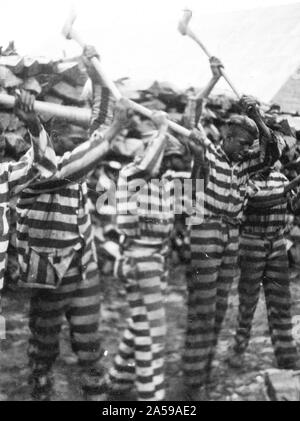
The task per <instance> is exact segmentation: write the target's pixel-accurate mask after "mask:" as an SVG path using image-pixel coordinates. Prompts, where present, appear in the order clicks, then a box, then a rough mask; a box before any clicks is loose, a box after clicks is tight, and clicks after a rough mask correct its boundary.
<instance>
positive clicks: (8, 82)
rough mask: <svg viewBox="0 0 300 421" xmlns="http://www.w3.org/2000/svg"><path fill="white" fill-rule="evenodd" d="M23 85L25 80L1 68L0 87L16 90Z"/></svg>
mask: <svg viewBox="0 0 300 421" xmlns="http://www.w3.org/2000/svg"><path fill="white" fill-rule="evenodd" d="M22 83H23V80H22V79H20V78H18V77H17V76H15V75H14V74H13V72H12V71H11V70H9V69H8V68H6V67H3V66H0V86H2V87H3V88H16V87H18V86H20V85H21V84H22Z"/></svg>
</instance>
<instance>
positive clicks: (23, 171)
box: [0, 130, 56, 311]
mask: <svg viewBox="0 0 300 421" xmlns="http://www.w3.org/2000/svg"><path fill="white" fill-rule="evenodd" d="M29 134H30V133H29ZM31 142H32V147H31V149H29V151H28V152H27V153H26V154H25V155H24V156H23V157H22V158H21V159H20V160H19V161H18V162H3V163H1V169H0V203H1V205H0V292H1V290H2V288H3V279H4V271H5V262H6V251H7V247H8V241H9V225H8V216H9V200H10V198H11V197H12V196H14V195H16V194H18V193H20V192H21V191H22V190H23V189H25V188H26V187H27V186H28V184H29V183H30V182H32V181H33V180H34V179H36V178H37V177H42V178H47V177H49V176H51V175H52V174H53V173H54V172H55V171H56V157H55V153H54V150H53V148H52V145H51V142H50V141H49V139H48V137H47V135H46V132H45V131H44V130H42V131H41V132H40V135H39V137H34V136H32V135H31ZM0 299H1V295H0ZM0 311H1V302H0Z"/></svg>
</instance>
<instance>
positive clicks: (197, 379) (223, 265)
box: [183, 133, 281, 388]
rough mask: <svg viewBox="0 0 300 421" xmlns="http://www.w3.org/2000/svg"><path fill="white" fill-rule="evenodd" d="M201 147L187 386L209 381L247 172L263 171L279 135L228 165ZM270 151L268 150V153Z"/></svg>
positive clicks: (217, 152) (233, 271)
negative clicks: (204, 168)
mask: <svg viewBox="0 0 300 421" xmlns="http://www.w3.org/2000/svg"><path fill="white" fill-rule="evenodd" d="M193 136H195V137H196V138H195V141H196V142H197V141H198V144H199V141H200V142H201V143H200V144H202V145H203V143H204V145H203V149H204V153H205V160H206V162H207V163H208V164H209V171H208V172H207V174H206V180H205V190H204V191H205V196H204V222H203V223H202V224H200V225H192V226H191V259H192V270H191V272H192V273H191V275H190V276H191V278H190V279H188V322H187V333H186V344H185V350H184V356H183V365H184V374H185V381H186V384H187V386H188V387H191V388H198V387H201V386H202V385H203V384H205V383H206V382H207V381H208V380H209V376H210V371H211V363H212V359H213V356H214V351H215V347H216V344H217V339H218V335H219V332H220V330H221V325H222V322H223V319H224V316H225V313H226V309H227V304H228V294H229V291H230V287H231V285H232V282H233V279H234V277H235V276H237V269H238V267H237V262H238V232H239V229H238V228H239V224H240V222H241V219H242V215H243V210H244V205H245V201H246V195H247V191H248V188H247V182H248V180H249V177H250V176H251V174H253V173H256V172H258V171H260V170H263V169H264V168H265V167H266V165H268V164H269V163H270V161H271V160H272V159H271V158H272V157H273V153H274V156H276V157H277V155H278V153H279V144H280V141H281V138H280V136H279V135H278V136H277V135H276V134H275V133H273V134H272V136H273V139H272V140H273V141H272V142H271V144H268V142H266V140H265V139H264V138H262V139H261V141H260V144H261V148H260V149H256V150H254V151H251V152H249V153H248V154H247V157H245V158H244V159H243V160H241V161H239V162H237V163H232V162H230V161H229V160H228V158H227V156H226V154H225V152H224V151H223V149H222V148H221V147H215V146H214V145H213V144H212V143H211V142H209V141H208V140H207V139H204V140H203V139H202V138H201V137H200V139H198V137H197V133H193V135H192V137H193ZM270 148H271V149H270Z"/></svg>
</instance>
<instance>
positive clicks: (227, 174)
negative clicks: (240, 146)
mask: <svg viewBox="0 0 300 421" xmlns="http://www.w3.org/2000/svg"><path fill="white" fill-rule="evenodd" d="M273 136H274V139H276V138H277V137H276V135H275V134H273ZM261 143H262V150H259V149H258V150H255V151H253V152H251V153H250V152H249V154H248V156H247V157H245V158H244V159H243V160H241V161H239V162H237V163H232V162H230V161H229V160H228V158H227V156H226V154H225V153H224V151H223V149H222V148H221V147H220V146H219V147H215V146H214V145H213V144H212V143H211V142H208V143H207V145H206V148H205V158H206V161H207V163H208V164H209V174H208V180H207V183H206V188H205V203H204V214H205V216H206V217H211V216H212V217H214V216H217V215H219V216H220V217H225V218H228V219H230V220H236V221H237V222H239V221H241V218H242V214H243V205H244V202H245V197H246V183H247V180H248V179H249V177H250V175H251V174H255V173H256V172H258V171H260V170H262V169H263V168H265V166H266V162H267V158H266V147H265V146H264V145H265V143H266V142H264V140H262V142H261Z"/></svg>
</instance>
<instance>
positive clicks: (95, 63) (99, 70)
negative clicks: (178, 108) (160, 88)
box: [70, 29, 205, 137]
mask: <svg viewBox="0 0 300 421" xmlns="http://www.w3.org/2000/svg"><path fill="white" fill-rule="evenodd" d="M70 38H71V39H73V40H74V41H76V42H78V44H79V45H80V46H81V47H82V48H84V47H85V45H86V43H85V42H84V41H83V39H82V38H81V37H80V36H79V34H78V33H77V32H76V31H75V30H74V29H72V31H71V32H70ZM91 61H92V64H93V66H94V67H95V69H96V71H97V73H98V74H99V76H100V77H101V78H102V80H103V82H104V84H105V85H106V86H107V87H108V89H109V90H110V91H111V93H112V95H113V97H114V98H115V99H116V100H119V99H121V98H122V94H121V93H120V91H119V90H118V88H117V87H116V85H115V84H114V82H113V81H112V80H111V79H110V78H109V77H108V76H107V75H106V73H105V71H104V70H103V66H102V65H101V63H100V61H99V60H98V59H97V57H93V58H92V59H91ZM129 102H130V105H131V107H132V109H133V110H134V111H136V112H138V113H140V114H142V115H144V116H145V117H148V118H149V119H151V116H152V112H153V110H152V111H151V110H149V109H148V108H146V107H144V106H143V105H140V104H137V103H136V102H134V101H129ZM168 123H169V127H170V128H171V129H172V130H174V131H175V132H176V133H178V134H180V135H182V136H184V137H189V135H190V134H191V132H190V131H189V130H187V129H186V128H184V127H182V126H180V125H179V124H177V123H175V122H173V121H170V120H169V122H168ZM198 126H199V129H200V131H202V133H203V134H204V133H205V131H204V128H203V127H202V126H200V125H198Z"/></svg>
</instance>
